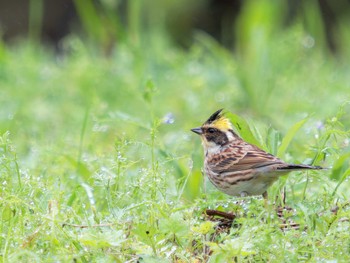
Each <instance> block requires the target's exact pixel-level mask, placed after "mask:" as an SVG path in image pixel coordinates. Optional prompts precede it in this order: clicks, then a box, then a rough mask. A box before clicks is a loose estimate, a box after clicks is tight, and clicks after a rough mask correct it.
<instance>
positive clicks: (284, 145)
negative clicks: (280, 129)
mask: <svg viewBox="0 0 350 263" xmlns="http://www.w3.org/2000/svg"><path fill="white" fill-rule="evenodd" d="M307 120H308V118H305V119H303V120H301V121H299V122H297V123H296V124H294V125H293V126H292V128H290V129H289V131H288V132H287V134H286V136H284V138H283V139H282V142H281V146H280V147H279V148H278V151H277V156H278V157H282V156H283V155H284V154H285V152H286V150H287V148H288V146H289V144H290V142H291V141H292V139H293V138H294V136H295V134H296V133H297V132H298V131H299V130H300V129H301V127H303V125H304V124H305V122H306V121H307Z"/></svg>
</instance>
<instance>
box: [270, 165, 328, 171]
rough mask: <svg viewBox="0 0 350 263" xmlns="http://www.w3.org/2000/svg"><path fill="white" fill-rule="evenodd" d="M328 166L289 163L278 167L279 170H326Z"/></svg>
mask: <svg viewBox="0 0 350 263" xmlns="http://www.w3.org/2000/svg"><path fill="white" fill-rule="evenodd" d="M326 169H327V168H323V167H321V166H312V165H307V164H287V165H286V166H282V167H279V168H277V170H288V171H293V170H326Z"/></svg>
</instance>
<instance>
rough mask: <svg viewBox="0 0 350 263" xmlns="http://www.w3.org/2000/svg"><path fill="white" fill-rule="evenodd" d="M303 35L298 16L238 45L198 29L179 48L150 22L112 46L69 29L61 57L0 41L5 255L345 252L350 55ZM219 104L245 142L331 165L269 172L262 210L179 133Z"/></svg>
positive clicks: (321, 256) (349, 241)
mask: <svg viewBox="0 0 350 263" xmlns="http://www.w3.org/2000/svg"><path fill="white" fill-rule="evenodd" d="M310 39H311V40H312V38H311V36H310V35H308V34H307V33H306V32H305V31H304V30H303V28H302V27H301V26H300V25H298V24H297V25H295V26H294V27H290V28H288V30H284V31H281V32H278V34H273V35H268V37H267V38H265V39H260V41H259V42H252V43H251V44H250V45H246V46H244V49H245V50H242V47H241V50H240V53H239V54H240V55H237V53H233V52H231V51H228V50H226V49H224V48H223V47H221V46H220V45H219V44H218V43H217V42H216V41H215V40H213V39H212V38H210V37H209V36H207V35H205V34H204V33H198V34H197V35H196V37H195V41H194V43H193V45H192V46H191V47H190V48H189V49H188V50H184V49H181V48H179V47H177V46H175V45H174V44H172V43H171V42H170V41H168V40H167V38H166V37H165V36H164V35H161V33H159V32H157V33H154V34H150V35H149V36H148V37H145V38H144V39H142V41H138V42H135V41H132V40H131V39H126V40H124V41H121V42H120V43H118V45H116V47H115V49H114V50H113V52H112V54H111V55H109V56H104V55H101V53H103V52H101V50H100V49H99V47H98V45H96V44H95V45H94V44H90V43H87V42H86V41H84V40H83V39H81V38H78V37H77V36H74V35H71V36H69V37H67V38H66V39H65V40H64V47H65V49H66V50H65V51H64V52H63V53H56V52H54V51H52V50H50V49H48V48H45V47H42V46H38V45H37V44H35V43H31V42H29V43H28V42H23V43H22V44H18V45H15V46H5V45H3V44H2V45H1V46H0V133H1V135H0V178H1V181H0V184H1V186H0V187H1V190H0V191H1V192H0V216H1V224H0V234H1V235H0V249H1V252H0V257H1V259H2V261H3V262H73V261H74V262H136V261H139V262H229V261H233V260H235V261H236V262H255V261H258V262H261V261H269V262H300V261H302V262H303V261H308V262H348V261H350V238H349V227H350V222H349V220H350V204H349V198H350V196H349V190H348V189H349V187H350V182H349V180H348V178H349V174H350V167H349V156H350V151H349V149H350V146H349V135H350V132H349V129H350V105H349V103H350V93H349V91H350V84H349V83H350V69H349V66H348V61H349V54H348V53H346V52H345V51H342V53H341V56H338V57H337V56H334V55H332V54H330V53H327V52H325V51H324V49H323V48H321V47H319V46H318V45H317V43H316V44H315V45H313V44H310V41H311V40H310ZM346 40H347V38H345V37H344V41H346ZM311 42H312V41H311ZM219 108H225V109H226V110H227V111H230V112H232V113H234V114H236V115H235V116H236V117H237V123H238V124H239V127H243V128H242V129H241V130H238V132H239V133H240V135H241V136H242V137H243V138H244V139H246V140H248V141H249V140H250V141H254V142H256V143H257V144H259V145H260V146H261V147H262V148H264V149H265V150H267V151H269V152H271V153H273V154H278V156H279V157H280V158H282V159H283V160H285V161H287V162H291V163H305V164H314V165H321V166H324V167H328V168H329V169H328V170H326V171H318V172H303V173H300V172H294V173H291V174H290V175H289V176H288V177H283V178H280V180H279V181H278V182H277V183H275V184H274V185H273V186H272V187H271V188H270V189H269V204H268V205H267V206H264V201H263V200H262V199H261V198H260V197H247V198H234V197H230V196H227V195H225V194H223V193H220V192H219V191H218V190H216V189H215V188H214V187H213V186H212V185H211V184H210V183H209V182H207V180H204V178H203V175H202V173H201V167H202V163H203V150H202V146H201V144H200V140H199V138H198V136H196V135H195V134H193V133H191V132H190V129H191V128H194V127H197V126H199V125H200V124H202V123H203V122H204V121H205V120H206V119H207V118H208V117H209V115H210V114H211V113H213V112H214V111H216V110H217V109H219ZM237 127H238V126H237ZM282 189H285V192H286V206H288V207H290V208H291V210H284V211H283V212H282V214H283V215H282V217H283V219H285V222H284V221H283V220H282V219H281V218H280V217H279V216H278V214H277V212H276V210H275V208H276V205H277V204H278V203H279V202H280V201H281V194H280V191H281V190H282ZM275 203H276V205H275ZM206 209H216V210H220V211H224V212H227V213H235V215H236V219H235V220H234V221H233V224H232V226H231V227H222V226H221V227H220V222H219V221H218V218H211V217H208V216H206V215H205V213H204V212H205V210H206ZM292 223H293V224H295V226H297V227H293V226H292Z"/></svg>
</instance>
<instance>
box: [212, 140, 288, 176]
mask: <svg viewBox="0 0 350 263" xmlns="http://www.w3.org/2000/svg"><path fill="white" fill-rule="evenodd" d="M250 148H251V149H245V150H242V151H234V152H232V153H228V152H227V153H226V156H225V158H224V159H223V160H221V161H219V162H212V163H209V165H210V166H211V169H212V170H213V171H214V172H216V173H221V172H225V173H226V172H237V171H242V170H248V169H257V168H262V167H267V166H271V165H274V166H276V167H275V169H278V168H279V167H283V166H287V164H286V163H284V162H283V161H282V160H280V159H278V158H277V157H275V156H273V155H272V154H269V153H267V152H265V151H263V150H261V149H259V148H257V147H253V145H252V147H250Z"/></svg>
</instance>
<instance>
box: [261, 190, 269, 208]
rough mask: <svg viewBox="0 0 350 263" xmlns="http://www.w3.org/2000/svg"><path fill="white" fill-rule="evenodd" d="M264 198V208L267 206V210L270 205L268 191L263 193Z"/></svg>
mask: <svg viewBox="0 0 350 263" xmlns="http://www.w3.org/2000/svg"><path fill="white" fill-rule="evenodd" d="M262 196H263V198H264V206H265V208H267V205H268V195H267V191H265V192H263V194H262Z"/></svg>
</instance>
